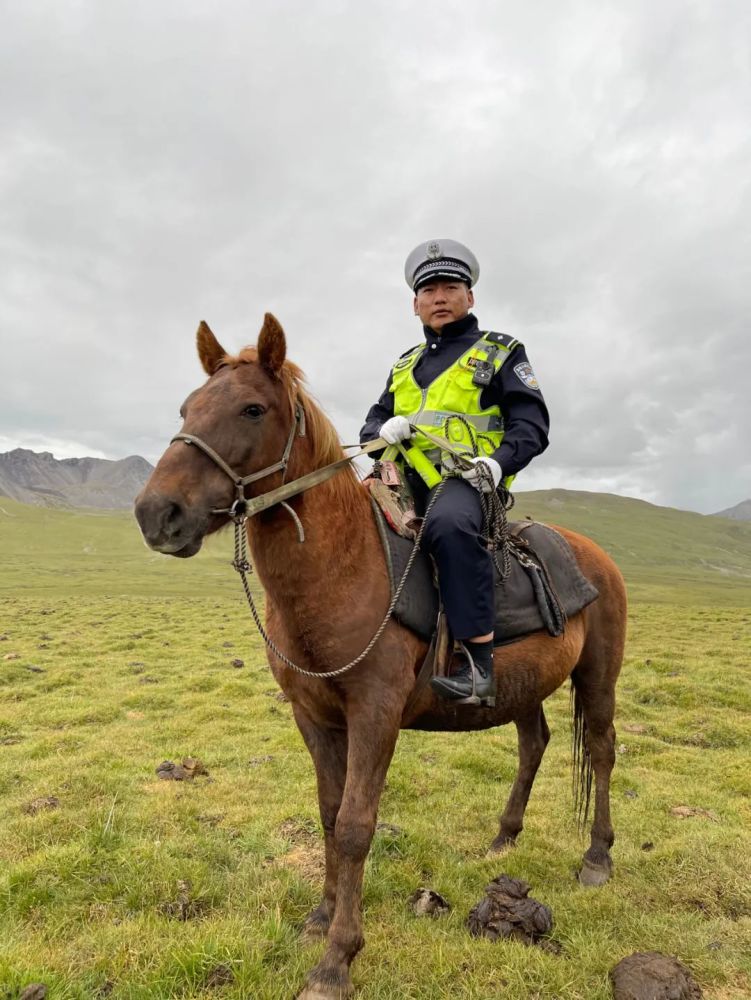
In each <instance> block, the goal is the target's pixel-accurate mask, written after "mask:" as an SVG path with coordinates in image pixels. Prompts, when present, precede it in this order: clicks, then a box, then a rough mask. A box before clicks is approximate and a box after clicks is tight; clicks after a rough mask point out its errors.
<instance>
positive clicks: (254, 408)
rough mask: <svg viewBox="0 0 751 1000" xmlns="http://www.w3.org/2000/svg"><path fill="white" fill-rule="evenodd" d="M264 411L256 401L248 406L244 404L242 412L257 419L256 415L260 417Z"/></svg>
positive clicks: (245, 415)
mask: <svg viewBox="0 0 751 1000" xmlns="http://www.w3.org/2000/svg"><path fill="white" fill-rule="evenodd" d="M263 413H264V410H263V407H262V406H259V405H258V403H251V404H250V406H246V407H245V409H244V410H243V412H242V415H243V416H244V417H251V418H252V419H255V420H257V419H258V417H262V416H263Z"/></svg>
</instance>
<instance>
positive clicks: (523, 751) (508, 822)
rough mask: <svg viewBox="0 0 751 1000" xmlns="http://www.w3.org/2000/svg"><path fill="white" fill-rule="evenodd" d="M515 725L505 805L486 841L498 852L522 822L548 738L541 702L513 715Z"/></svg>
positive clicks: (513, 837) (508, 843)
mask: <svg viewBox="0 0 751 1000" xmlns="http://www.w3.org/2000/svg"><path fill="white" fill-rule="evenodd" d="M515 725H516V732H517V739H518V744H519V766H518V769H517V772H516V778H515V779H514V784H513V785H512V787H511V792H510V794H509V797H508V801H507V803H506V808H505V809H504V810H503V814H502V816H501V826H500V830H499V831H498V836H497V837H496V838H495V840H494V841H493V843H492V844H491V845H490V853H491V854H497V853H500V852H501V851H504V850H505V849H506V848H508V847H513V845H514V844H515V843H516V838H517V837H518V836H519V834H520V833H521V831H522V827H523V824H524V812H525V810H526V808H527V803H528V802H529V796H530V793H531V791H532V785H533V784H534V780H535V776H536V774H537V770H538V768H539V766H540V762H541V761H542V757H543V754H544V753H545V748H546V747H547V745H548V741H549V740H550V729H549V728H548V723H547V720H546V718H545V712H544V711H543V708H542V705H539V706H538V707H537V709H536V710H535V711H534V712H533V713H532V714H531V715H528V716H525V717H524V718H523V719H516V720H515Z"/></svg>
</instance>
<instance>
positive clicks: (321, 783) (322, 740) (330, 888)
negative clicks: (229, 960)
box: [295, 709, 347, 938]
mask: <svg viewBox="0 0 751 1000" xmlns="http://www.w3.org/2000/svg"><path fill="white" fill-rule="evenodd" d="M295 721H296V722H297V726H298V728H299V730H300V732H301V733H302V737H303V739H304V740H305V745H306V746H307V748H308V750H309V752H310V756H311V757H312V758H313V764H314V765H315V769H316V779H317V784H318V809H319V812H320V815H321V825H322V826H323V838H324V848H325V852H326V876H325V879H324V885H323V896H322V898H321V902H320V903H319V904H318V906H316V908H315V909H314V910H312V912H311V913H309V914H308V916H307V918H306V920H305V923H304V924H303V929H302V933H303V936H304V937H305V938H320V937H325V936H326V934H327V933H328V930H329V925H330V923H331V920H332V918H333V916H334V908H335V906H336V881H337V871H338V866H337V854H336V844H335V828H336V818H337V816H338V815H339V807H340V805H341V801H342V794H343V792H344V781H345V778H346V776H347V733H346V731H345V730H343V729H323V728H321V727H320V726H318V725H316V724H314V723H313V722H312V721H311V720H310V719H309V718H308V717H307V716H306V715H304V714H303V713H302V712H301V711H300V710H299V709H296V710H295Z"/></svg>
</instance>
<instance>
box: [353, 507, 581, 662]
mask: <svg viewBox="0 0 751 1000" xmlns="http://www.w3.org/2000/svg"><path fill="white" fill-rule="evenodd" d="M373 509H374V513H375V518H376V523H377V524H378V529H379V532H380V535H381V541H382V543H383V548H384V552H385V554H386V562H387V564H388V570H389V576H390V578H391V593H392V595H393V593H394V591H395V589H396V587H397V586H398V584H399V581H400V580H401V579H402V577H403V575H404V570H405V567H406V565H407V560H408V559H409V557H410V555H411V553H412V549H413V547H414V545H413V543H412V542H411V541H409V540H408V539H406V538H402V537H401V536H400V535H397V534H395V533H394V532H393V531H391V530H390V529H389V528H388V526H387V525H386V522H385V520H384V518H383V515H382V514H381V511H380V510H379V509H378V508H377V507H376V506H375V504H374V505H373ZM509 528H510V529H511V531H512V532H513V531H515V532H516V533H521V534H522V536H523V538H524V539H525V540H526V541H527V543H528V545H529V547H530V548H531V550H532V553H533V554H534V556H535V557H536V559H537V561H539V562H541V563H542V564H543V566H544V567H545V569H546V570H547V573H548V576H549V578H550V581H551V582H552V585H553V589H554V590H555V594H556V596H557V598H558V600H559V602H560V605H561V607H562V609H563V612H564V614H565V615H566V617H567V618H569V617H571V616H572V615H575V614H576V613H577V612H579V611H581V610H582V608H585V607H586V606H587V605H588V604H591V603H592V601H594V600H596V598H597V597H598V592H597V588H596V587H594V586H593V585H592V584H591V583H590V582H589V580H587V579H586V577H585V576H584V575H583V574H582V572H581V570H580V569H579V566H578V563H577V562H576V559H575V558H574V553H573V552H572V550H571V546H570V545H569V544H568V542H567V541H566V540H565V538H563V536H562V535H560V534H558V532H557V531H555V530H554V529H553V528H549V527H548V526H547V525H545V524H539V523H538V522H536V521H535V522H528V521H523V522H509ZM519 529H521V531H520V530H519ZM532 553H530V554H532ZM394 617H395V618H396V619H397V621H399V622H401V624H402V625H404V626H405V627H406V628H408V629H411V630H412V631H413V632H416V633H417V635H419V636H420V637H421V638H422V639H427V640H429V639H430V638H431V637H432V635H433V632H434V630H435V625H436V620H437V618H438V591H437V589H436V586H435V582H434V579H433V567H432V563H431V561H430V559H429V558H428V557H427V556H426V555H425V554H424V553H423V552H418V554H417V557H416V559H415V561H414V563H413V565H412V569H411V570H410V572H409V576H408V577H407V581H406V583H405V585H404V589H403V590H402V593H401V594H400V596H399V600H398V602H397V605H396V608H395V611H394ZM543 629H545V623H544V621H543V618H542V615H541V613H540V609H539V607H538V605H537V600H536V598H535V593H534V589H533V586H532V582H531V580H530V577H529V575H528V574H527V571H526V570H525V569H524V567H523V566H521V565H520V564H519V562H518V561H517V559H515V558H514V556H513V549H512V556H511V572H510V573H509V575H508V578H507V579H506V580H505V581H503V580H500V579H499V578H498V574H497V572H496V575H495V645H496V646H500V645H503V644H504V643H507V642H512V641H513V640H514V639H520V638H521V637H522V636H525V635H529V634H530V633H531V632H539V631H541V630H543Z"/></svg>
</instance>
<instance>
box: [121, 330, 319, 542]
mask: <svg viewBox="0 0 751 1000" xmlns="http://www.w3.org/2000/svg"><path fill="white" fill-rule="evenodd" d="M196 340H197V347H198V356H199V358H200V360H201V364H202V365H203V369H204V371H205V372H206V374H207V375H208V376H209V377H208V380H207V381H206V382H205V383H204V385H202V386H201V387H200V388H198V389H196V390H195V391H194V392H192V393H191V394H190V395H189V396H188V398H187V399H186V400H185V402H184V403H183V405H182V407H181V408H180V416H181V417H182V419H183V426H182V428H181V431H180V434H179V435H177V436H176V437H175V438H174V439H173V441H172V442H171V443H170V445H169V447H168V448H167V450H166V451H165V453H164V454H163V455H162V457H161V458H160V459H159V462H158V463H157V466H156V468H155V469H154V471H153V473H152V474H151V477H150V478H149V480H148V482H147V483H146V485H145V487H144V488H143V490H142V491H141V493H140V494H139V495H138V497H136V501H135V515H136V518H137V520H138V524H139V526H140V528H141V532H142V534H143V537H144V539H145V541H146V543H147V545H149V547H150V548H152V549H155V550H156V551H158V552H163V553H165V554H168V555H174V556H181V557H187V556H192V555H195V554H196V552H198V550H199V549H200V548H201V544H202V542H203V539H204V537H205V536H206V535H209V534H211V533H212V532H214V531H216V530H218V529H219V528H221V527H223V526H224V525H226V524H227V515H226V514H222V513H220V511H221V510H222V509H225V510H226V509H227V508H229V507H230V506H231V504H232V502H233V500H235V499H236V496H237V492H236V487H235V486H234V485H233V481H232V478H231V473H234V474H235V475H236V476H238V477H252V476H253V474H254V473H261V476H260V477H259V478H258V480H256V481H254V482H253V483H251V484H249V485H247V486H244V487H242V490H243V494H244V495H245V496H246V497H250V496H255V495H257V494H258V493H261V492H265V491H266V490H269V489H271V488H272V486H274V485H279V482H280V479H279V475H280V473H279V472H277V473H276V478H274V473H270V474H269V475H268V476H265V475H263V471H264V470H265V469H267V468H270V467H274V466H277V469H278V463H279V460H280V458H281V456H282V455H283V454H284V452H285V446H286V444H287V442H291V440H292V439H291V435H292V434H293V433H294V431H295V425H296V412H297V407H298V406H299V407H305V406H307V405H308V401H307V399H306V398H305V396H304V393H302V390H301V388H300V382H301V380H302V374H301V372H300V371H299V369H298V368H297V367H296V366H295V365H293V364H292V363H291V362H289V361H287V360H286V350H287V348H286V341H285V337H284V331H283V330H282V327H281V326H280V324H279V322H278V321H277V320H276V319H275V317H274V316H272V315H271V313H266V316H265V318H264V323H263V327H262V329H261V332H260V334H259V337H258V345H257V347H246V348H245V349H244V350H243V351H241V352H240V354H239V355H237V356H231V355H229V354H228V353H227V352H226V351H225V350H224V348H223V347H222V346H221V344H220V343H219V341H218V340H217V339H216V337H215V336H214V334H213V333H212V331H211V330H210V329H209V327H208V325H207V324H206V323H204V322H201V324H200V326H199V327H198V332H197V335H196ZM190 438H195V439H197V444H193V443H190V442H189V440H186V439H190ZM198 444H200V445H207V446H208V449H207V450H204V449H203V448H202V447H200V446H198ZM208 451H213V452H214V453H215V455H216V456H218V457H219V458H220V461H221V462H223V463H224V465H225V466H227V467H229V469H230V470H231V473H230V472H228V471H225V470H224V469H223V468H222V467H221V465H220V464H218V463H217V462H216V461H215V459H213V458H212V457H211V456H210V454H208V453H207V452H208Z"/></svg>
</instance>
